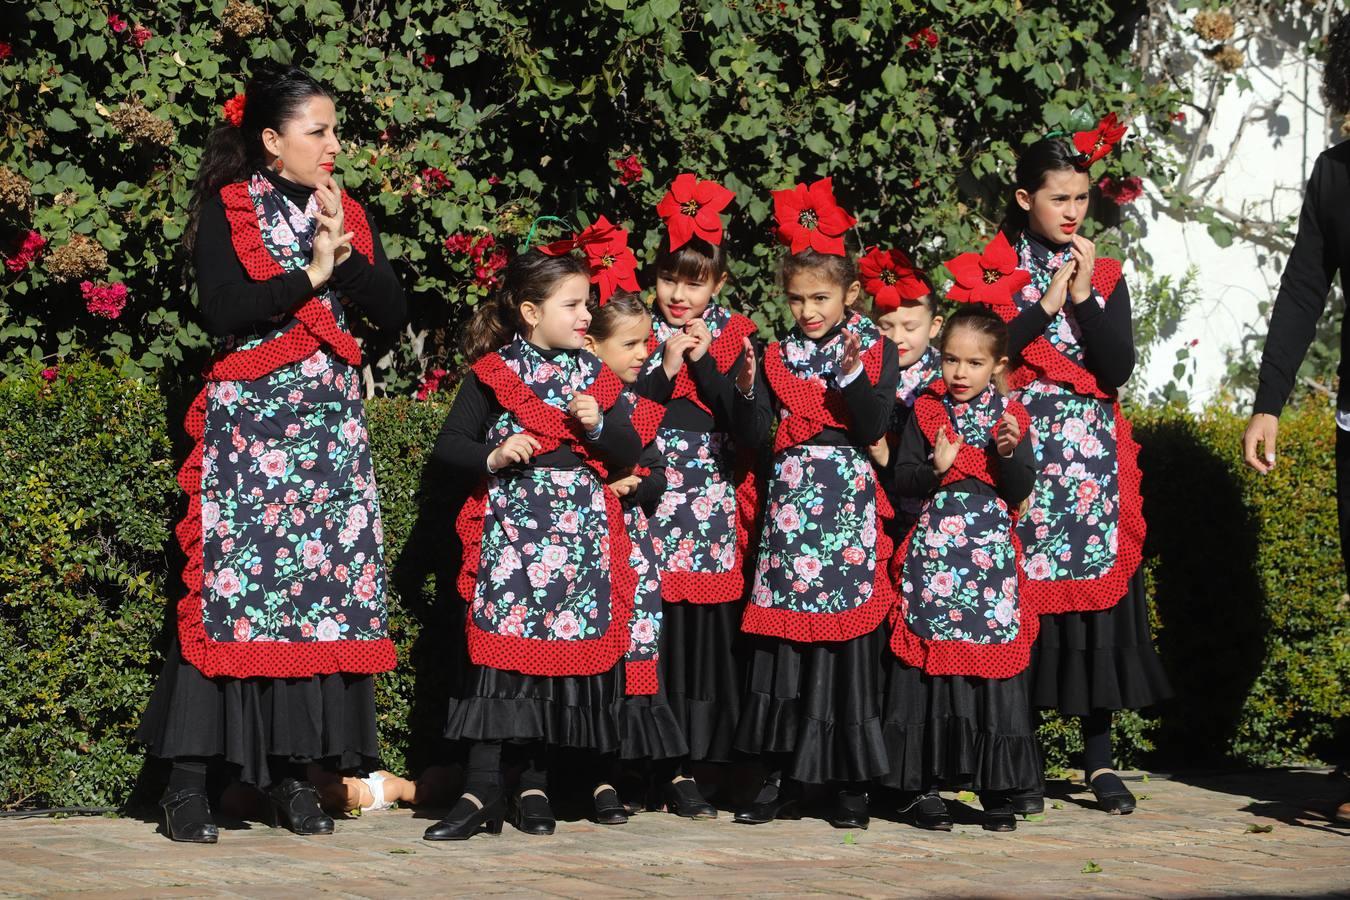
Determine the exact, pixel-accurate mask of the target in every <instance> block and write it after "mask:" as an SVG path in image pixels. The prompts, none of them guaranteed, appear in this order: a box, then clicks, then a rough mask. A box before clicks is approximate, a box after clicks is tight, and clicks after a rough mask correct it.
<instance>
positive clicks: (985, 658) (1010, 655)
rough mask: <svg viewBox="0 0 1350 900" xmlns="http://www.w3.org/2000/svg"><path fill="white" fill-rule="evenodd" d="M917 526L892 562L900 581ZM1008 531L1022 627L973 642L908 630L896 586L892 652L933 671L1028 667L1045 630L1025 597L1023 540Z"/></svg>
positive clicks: (988, 672) (993, 674)
mask: <svg viewBox="0 0 1350 900" xmlns="http://www.w3.org/2000/svg"><path fill="white" fill-rule="evenodd" d="M1010 518H1012V517H1010ZM1010 529H1011V526H1010ZM917 530H918V524H917V523H915V525H914V527H913V528H911V529H910V530H909V534H907V535H906V536H905V540H904V542H903V543H901V545H900V549H899V550H898V551H896V554H895V557H894V558H893V560H892V562H891V568H892V569H893V570H894V578H895V583H896V585H897V586H898V585H902V584H904V581H903V577H904V566H905V560H906V559H907V558H908V557H909V544H910V541H911V540H913V538H914V532H915V531H917ZM1009 536H1010V537H1011V539H1012V544H1013V548H1014V557H1013V565H1014V566H1015V567H1016V570H1017V590H1018V594H1019V596H1018V604H1017V614H1018V616H1019V617H1020V622H1019V623H1018V624H1019V625H1020V628H1019V629H1018V632H1017V637H1016V638H1014V639H1013V640H1011V641H1008V642H1007V643H1003V644H972V643H969V642H966V641H937V640H933V639H931V638H925V637H920V636H918V635H917V634H915V633H914V632H912V631H910V630H909V622H908V621H906V619H905V613H904V597H903V594H902V593H901V589H900V588H898V587H897V590H896V597H897V599H896V603H895V607H894V610H893V612H892V614H891V652H892V653H894V654H895V655H896V656H898V657H899V658H900V660H901V661H902V662H904V663H905V665H907V666H912V667H914V668H916V669H921V670H923V671H924V672H926V673H927V674H929V675H966V676H972V677H975V678H993V679H1000V678H1011V677H1012V676H1014V675H1017V674H1018V673H1020V672H1022V671H1023V670H1024V669H1026V667H1027V665H1028V663H1030V662H1031V648H1032V646H1033V645H1034V644H1035V643H1036V637H1037V635H1039V634H1040V632H1041V617H1040V616H1039V615H1038V614H1036V612H1035V611H1034V610H1032V609H1031V608H1030V605H1029V604H1028V603H1027V602H1026V584H1027V579H1026V576H1025V575H1024V574H1023V572H1022V542H1021V541H1020V540H1018V538H1017V534H1016V532H1013V531H1011V530H1010V531H1009Z"/></svg>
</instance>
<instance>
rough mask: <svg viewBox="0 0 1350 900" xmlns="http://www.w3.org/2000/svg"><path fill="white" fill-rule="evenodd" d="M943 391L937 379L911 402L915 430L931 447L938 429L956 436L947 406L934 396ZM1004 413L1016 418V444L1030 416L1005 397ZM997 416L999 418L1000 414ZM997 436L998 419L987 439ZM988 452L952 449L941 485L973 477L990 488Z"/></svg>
mask: <svg viewBox="0 0 1350 900" xmlns="http://www.w3.org/2000/svg"><path fill="white" fill-rule="evenodd" d="M945 393H946V386H945V385H944V384H943V382H942V381H941V380H939V381H936V382H934V383H933V385H932V386H931V387H929V388H928V390H926V391H924V392H923V393H922V394H920V395H919V399H918V400H916V401H914V417H915V418H916V419H917V420H918V422H919V429H920V430H921V431H922V432H923V436H924V437H925V438H927V439H928V443H929V444H930V445H934V446H936V445H937V435H938V431H940V430H944V429H945V430H946V432H947V437H948V438H949V439H954V438H955V437H956V429H955V428H953V427H952V422H951V416H950V415H949V414H948V412H947V407H946V406H945V405H944V404H943V403H942V401H941V400H940V399H938V398H939V397H941V396H942V395H943V394H945ZM1004 412H1005V413H1012V414H1013V418H1014V419H1016V420H1017V424H1018V426H1019V427H1020V428H1021V436H1020V437H1019V438H1018V439H1017V442H1018V443H1019V444H1020V443H1021V442H1022V441H1023V440H1025V439H1026V437H1027V435H1028V434H1030V433H1031V415H1030V413H1028V412H1027V408H1026V407H1025V406H1023V405H1022V404H1021V403H1019V402H1017V401H1016V400H1008V401H1007V405H1006V408H1005V409H1004ZM999 418H1000V420H1001V419H1002V416H1000V417H999ZM997 435H998V422H995V423H994V425H993V427H992V428H991V429H990V435H989V437H990V439H991V440H995V439H996V438H997ZM990 446H993V445H992V444H991V445H990ZM992 453H993V451H992V450H990V449H989V448H978V447H974V446H971V445H970V444H962V445H961V447H960V448H959V449H958V450H957V451H956V462H954V463H953V464H952V467H951V468H950V469H948V470H947V472H946V474H945V475H943V477H942V482H941V484H942V486H943V487H945V486H947V485H949V484H955V483H956V482H958V481H961V480H962V479H965V478H977V479H979V480H980V481H983V482H984V483H985V484H987V485H989V486H990V487H994V486H995V485H994V470H993V466H992V465H991V462H992Z"/></svg>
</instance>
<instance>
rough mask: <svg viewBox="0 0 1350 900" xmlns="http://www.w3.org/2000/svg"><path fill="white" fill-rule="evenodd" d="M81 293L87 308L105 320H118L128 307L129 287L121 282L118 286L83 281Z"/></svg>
mask: <svg viewBox="0 0 1350 900" xmlns="http://www.w3.org/2000/svg"><path fill="white" fill-rule="evenodd" d="M80 293H81V294H82V295H83V296H84V305H85V308H86V309H87V310H89V311H90V312H91V313H93V314H94V315H96V316H102V317H103V318H105V319H116V318H117V317H118V316H120V315H122V310H123V309H125V308H126V305H127V286H126V285H125V284H123V283H122V282H120V281H119V282H117V283H116V284H95V283H94V282H92V281H81V282H80Z"/></svg>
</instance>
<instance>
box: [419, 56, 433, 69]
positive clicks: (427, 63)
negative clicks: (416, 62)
mask: <svg viewBox="0 0 1350 900" xmlns="http://www.w3.org/2000/svg"><path fill="white" fill-rule="evenodd" d="M434 65H436V54H435V53H423V54H422V68H424V69H430V68H431V67H432V66H434Z"/></svg>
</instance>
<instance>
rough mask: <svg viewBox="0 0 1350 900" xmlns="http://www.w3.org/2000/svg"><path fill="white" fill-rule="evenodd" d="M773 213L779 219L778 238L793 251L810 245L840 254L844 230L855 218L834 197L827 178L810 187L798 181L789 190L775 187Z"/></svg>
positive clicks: (817, 250) (819, 251)
mask: <svg viewBox="0 0 1350 900" xmlns="http://www.w3.org/2000/svg"><path fill="white" fill-rule="evenodd" d="M773 214H774V218H775V219H777V220H778V228H777V230H776V233H777V235H778V239H779V240H780V241H782V242H783V243H784V244H787V245H788V247H789V249H790V250H791V251H792V252H793V253H801V252H802V251H803V250H806V249H808V248H809V249H812V250H815V251H816V252H818V253H829V254H831V255H833V256H843V255H844V232H846V231H848V230H849V229H850V228H852V227H853V226H854V225H856V224H857V222H858V220H857V219H855V218H853V217H852V216H850V215H849V214H848V213H846V212H844V210H843V208H842V207H841V206H840V205H839V204H838V202H836V201H835V199H834V187H833V185H832V183H831V181H830V179H829V178H822V179H820V180H819V181H817V182H816V183H815V184H812V185H811V186H810V187H807V186H806V185H805V184H799V185H797V186H796V187H794V188H792V189H790V190H784V191H774V192H773Z"/></svg>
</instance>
